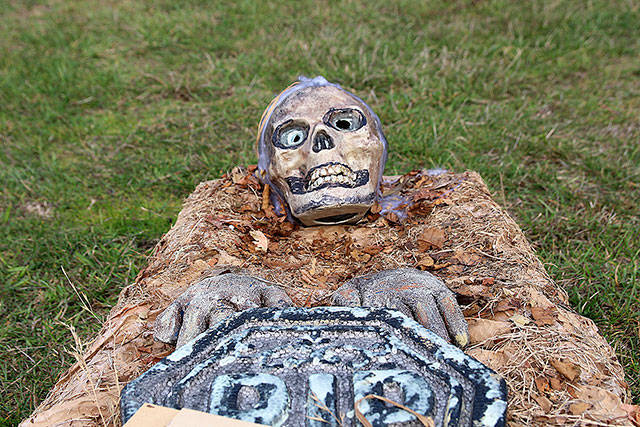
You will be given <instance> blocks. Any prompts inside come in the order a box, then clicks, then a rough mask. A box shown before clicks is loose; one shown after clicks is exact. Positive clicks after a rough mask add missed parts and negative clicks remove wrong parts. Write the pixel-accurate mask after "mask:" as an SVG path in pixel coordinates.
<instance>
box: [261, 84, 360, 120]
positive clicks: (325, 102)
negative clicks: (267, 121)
mask: <svg viewBox="0 0 640 427" xmlns="http://www.w3.org/2000/svg"><path fill="white" fill-rule="evenodd" d="M344 107H359V108H361V109H362V110H363V113H364V114H367V113H368V111H367V109H366V108H364V106H363V105H361V102H360V100H358V99H357V98H356V97H354V96H353V95H351V94H350V93H348V92H346V91H344V90H342V89H340V88H338V87H335V86H319V87H310V88H306V89H302V90H300V91H297V92H295V93H294V94H292V95H291V96H289V97H287V99H285V100H284V101H283V102H282V103H281V104H280V105H279V106H278V107H277V109H276V110H275V111H274V112H273V115H272V120H271V123H272V124H277V123H279V122H282V121H285V120H288V119H296V118H307V119H317V120H320V119H322V117H323V116H324V114H325V113H326V112H327V111H328V110H329V109H331V108H344Z"/></svg>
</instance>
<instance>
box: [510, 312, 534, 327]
mask: <svg viewBox="0 0 640 427" xmlns="http://www.w3.org/2000/svg"><path fill="white" fill-rule="evenodd" d="M511 321H512V322H513V323H515V324H516V325H518V326H524V325H526V324H528V323H529V322H531V320H529V319H528V318H527V317H524V316H523V315H522V314H517V313H516V314H514V315H513V316H511Z"/></svg>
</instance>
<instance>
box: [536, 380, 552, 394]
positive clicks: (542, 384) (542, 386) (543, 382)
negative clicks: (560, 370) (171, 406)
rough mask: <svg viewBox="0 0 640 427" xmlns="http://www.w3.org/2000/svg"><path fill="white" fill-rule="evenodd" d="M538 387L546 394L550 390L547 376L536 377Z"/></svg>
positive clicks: (541, 392)
mask: <svg viewBox="0 0 640 427" xmlns="http://www.w3.org/2000/svg"><path fill="white" fill-rule="evenodd" d="M535 383H536V388H537V389H538V391H539V392H540V394H544V393H546V392H547V391H548V390H549V380H548V379H547V378H545V377H537V378H536V379H535Z"/></svg>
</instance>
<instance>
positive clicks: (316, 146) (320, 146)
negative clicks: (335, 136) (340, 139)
mask: <svg viewBox="0 0 640 427" xmlns="http://www.w3.org/2000/svg"><path fill="white" fill-rule="evenodd" d="M333 147H335V145H334V144H333V140H332V139H331V137H330V136H329V135H328V134H327V133H326V132H325V131H323V130H321V131H318V133H317V134H316V136H315V137H314V138H313V152H314V153H319V152H320V151H322V150H330V149H332V148H333Z"/></svg>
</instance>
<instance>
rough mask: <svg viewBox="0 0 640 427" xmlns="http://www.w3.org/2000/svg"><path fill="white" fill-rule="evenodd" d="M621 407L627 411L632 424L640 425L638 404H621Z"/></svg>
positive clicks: (639, 406) (639, 426)
mask: <svg viewBox="0 0 640 427" xmlns="http://www.w3.org/2000/svg"><path fill="white" fill-rule="evenodd" d="M622 409H624V410H625V411H627V418H629V421H631V424H633V425H634V426H637V427H640V405H627V404H626V403H623V404H622Z"/></svg>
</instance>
